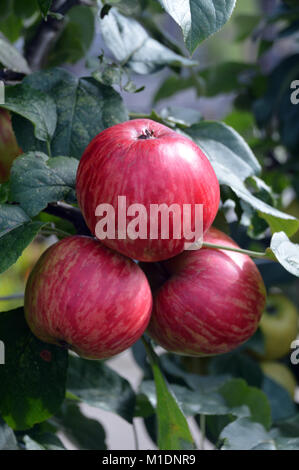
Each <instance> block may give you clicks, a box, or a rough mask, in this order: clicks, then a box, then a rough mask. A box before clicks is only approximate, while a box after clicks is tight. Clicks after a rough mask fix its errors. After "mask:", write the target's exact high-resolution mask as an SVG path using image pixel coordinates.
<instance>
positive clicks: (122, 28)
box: [100, 8, 197, 74]
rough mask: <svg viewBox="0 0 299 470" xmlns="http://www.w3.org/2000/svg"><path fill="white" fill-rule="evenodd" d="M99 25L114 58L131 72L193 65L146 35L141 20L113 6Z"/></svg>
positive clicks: (193, 63)
mask: <svg viewBox="0 0 299 470" xmlns="http://www.w3.org/2000/svg"><path fill="white" fill-rule="evenodd" d="M100 25H101V33H102V37H103V39H104V41H105V43H106V45H107V47H108V48H109V49H110V51H111V52H112V54H113V55H114V57H115V59H116V60H117V61H118V62H120V63H121V64H122V65H127V66H128V67H130V68H131V69H132V70H133V71H134V72H135V73H138V74H149V73H154V72H157V71H158V70H160V69H161V68H163V67H165V66H166V65H169V66H170V65H173V66H181V67H182V66H185V67H192V66H194V65H197V62H195V61H192V60H190V59H187V58H186V57H183V56H181V55H179V54H176V53H175V52H173V51H172V50H171V49H169V48H168V47H166V46H164V45H163V44H161V43H160V42H158V41H156V40H155V39H153V38H152V37H150V36H149V35H148V33H147V31H146V30H145V29H144V28H143V26H141V24H139V23H138V22H137V21H136V20H134V19H133V18H128V17H127V16H123V15H122V14H121V13H119V12H118V11H117V9H116V8H112V9H111V10H110V11H109V14H108V15H107V16H105V17H104V18H103V19H102V20H101V23H100Z"/></svg>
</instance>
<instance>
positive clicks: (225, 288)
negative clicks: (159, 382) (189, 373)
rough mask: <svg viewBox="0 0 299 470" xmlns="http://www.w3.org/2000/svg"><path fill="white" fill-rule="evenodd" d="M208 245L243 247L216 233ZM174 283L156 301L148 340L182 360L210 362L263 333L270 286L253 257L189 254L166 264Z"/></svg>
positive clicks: (212, 232)
mask: <svg viewBox="0 0 299 470" xmlns="http://www.w3.org/2000/svg"><path fill="white" fill-rule="evenodd" d="M204 241H205V242H209V243H213V244H218V245H222V246H229V247H238V245H237V244H236V243H235V242H234V241H233V240H231V239H230V238H229V237H228V236H227V235H225V234H224V233H222V232H220V231H219V230H216V229H214V228H211V229H210V230H209V231H208V233H207V234H206V235H205V237H204ZM163 264H164V265H165V266H166V268H167V269H168V271H169V273H170V275H171V277H170V279H169V280H168V281H166V283H165V284H164V285H163V286H162V287H161V288H160V289H159V290H158V291H157V293H156V295H155V298H154V308H153V313H152V318H151V321H150V324H149V327H148V330H147V331H148V333H149V335H150V336H151V337H152V338H153V339H154V340H155V341H156V342H157V343H158V344H160V345H161V346H163V348H165V349H167V350H169V351H172V352H176V353H178V354H184V355H190V356H209V355H215V354H222V353H226V352H228V351H231V350H233V349H234V348H236V347H237V346H239V345H240V344H242V343H243V342H245V341H246V340H247V339H249V338H250V337H251V336H252V335H253V333H254V332H255V331H256V329H257V327H258V323H259V320H260V318H261V315H262V312H263V310H264V307H265V298H266V292H265V286H264V283H263V280H262V277H261V275H260V273H259V271H258V269H257V267H256V265H255V263H254V262H253V261H252V259H251V258H249V256H247V255H244V254H240V253H236V252H232V251H225V250H220V249H212V248H202V249H200V250H198V251H188V252H184V253H182V254H181V255H179V256H178V257H176V258H172V259H171V260H169V261H167V262H165V263H163Z"/></svg>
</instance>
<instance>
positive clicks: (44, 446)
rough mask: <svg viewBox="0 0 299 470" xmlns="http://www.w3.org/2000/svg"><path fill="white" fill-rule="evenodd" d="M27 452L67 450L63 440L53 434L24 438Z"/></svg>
mask: <svg viewBox="0 0 299 470" xmlns="http://www.w3.org/2000/svg"><path fill="white" fill-rule="evenodd" d="M23 440H24V444H25V447H26V450H66V449H65V447H64V445H63V444H62V442H61V440H60V439H59V438H58V437H57V436H55V434H51V433H43V434H40V435H39V434H38V435H36V436H34V438H33V437H31V436H28V434H26V435H25V436H24V437H23Z"/></svg>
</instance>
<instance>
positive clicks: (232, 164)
mask: <svg viewBox="0 0 299 470" xmlns="http://www.w3.org/2000/svg"><path fill="white" fill-rule="evenodd" d="M185 133H186V134H188V135H189V136H190V137H191V138H192V139H193V140H194V141H195V142H196V143H197V144H198V145H199V146H200V147H201V148H202V149H203V151H204V152H205V153H206V155H207V157H208V158H209V160H210V161H211V163H212V165H215V171H216V173H217V176H218V179H219V180H220V183H221V184H228V177H229V175H231V172H232V171H233V175H234V176H236V177H237V176H238V177H239V178H241V179H242V180H245V179H246V178H248V177H249V176H252V175H255V174H258V173H259V172H260V171H261V166H260V164H259V162H258V160H257V159H256V157H255V156H254V154H253V153H252V150H251V149H250V147H249V146H248V145H247V143H246V142H245V140H244V139H243V138H242V137H241V136H240V134H238V133H237V132H236V131H235V130H234V129H233V128H232V127H229V126H227V125H226V124H224V123H222V122H213V121H204V122H201V123H199V124H195V125H194V126H192V127H190V128H189V129H186V130H185Z"/></svg>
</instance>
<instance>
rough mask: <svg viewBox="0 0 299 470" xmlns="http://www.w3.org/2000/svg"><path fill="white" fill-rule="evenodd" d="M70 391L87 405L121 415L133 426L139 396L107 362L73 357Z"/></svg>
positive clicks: (69, 374)
mask: <svg viewBox="0 0 299 470" xmlns="http://www.w3.org/2000/svg"><path fill="white" fill-rule="evenodd" d="M67 389H68V391H69V392H71V393H72V394H73V395H74V396H75V397H77V398H79V399H80V400H81V401H83V402H84V403H87V404H89V405H91V406H95V407H96V408H101V409H103V410H106V411H112V412H114V413H117V414H118V415H119V416H121V417H122V418H124V419H125V420H127V421H128V422H129V423H132V419H133V416H134V408H135V393H134V391H133V389H132V387H131V385H130V384H129V382H128V381H127V380H126V379H124V378H123V377H121V376H120V375H118V374H117V373H116V372H114V370H112V369H110V368H109V367H108V366H107V365H106V364H105V363H104V362H103V361H89V360H87V359H82V358H77V357H74V356H70V358H69V372H68V379H67Z"/></svg>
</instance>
